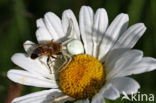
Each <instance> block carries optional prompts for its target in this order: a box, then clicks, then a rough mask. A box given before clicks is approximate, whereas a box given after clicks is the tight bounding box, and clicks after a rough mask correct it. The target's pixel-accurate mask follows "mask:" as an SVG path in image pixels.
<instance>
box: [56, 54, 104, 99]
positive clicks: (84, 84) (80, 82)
mask: <svg viewBox="0 0 156 103" xmlns="http://www.w3.org/2000/svg"><path fill="white" fill-rule="evenodd" d="M59 81H60V82H59V85H60V88H61V89H62V91H63V92H64V93H65V94H66V95H69V96H71V97H74V98H75V99H85V98H91V97H93V96H94V95H95V94H96V93H98V91H99V90H100V88H101V87H102V86H103V84H104V82H105V73H104V68H103V65H102V64H101V62H99V61H98V60H97V59H96V58H94V57H93V56H89V55H86V54H80V55H76V56H75V57H74V58H73V60H72V61H71V62H70V64H69V65H68V66H67V68H65V69H64V70H62V71H61V72H60V76H59Z"/></svg>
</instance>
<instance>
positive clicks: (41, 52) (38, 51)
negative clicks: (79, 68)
mask: <svg viewBox="0 0 156 103" xmlns="http://www.w3.org/2000/svg"><path fill="white" fill-rule="evenodd" d="M69 41H71V40H68V41H65V42H63V43H62V44H61V43H58V42H54V41H48V42H45V43H43V44H39V45H38V46H37V47H36V48H34V49H33V50H32V52H31V54H30V58H31V59H37V58H40V57H42V56H47V66H48V68H49V69H50V71H51V68H50V64H51V63H52V62H51V61H50V58H51V57H52V58H55V59H56V58H57V57H55V56H62V57H63V58H64V59H65V62H64V63H63V65H62V66H61V67H60V68H62V67H65V66H66V65H68V64H69V63H70V61H71V59H72V57H71V56H70V54H68V53H67V52H66V51H65V50H64V49H63V46H64V45H65V44H67V43H68V42H69ZM65 64H66V65H65ZM64 65H65V66H64Z"/></svg>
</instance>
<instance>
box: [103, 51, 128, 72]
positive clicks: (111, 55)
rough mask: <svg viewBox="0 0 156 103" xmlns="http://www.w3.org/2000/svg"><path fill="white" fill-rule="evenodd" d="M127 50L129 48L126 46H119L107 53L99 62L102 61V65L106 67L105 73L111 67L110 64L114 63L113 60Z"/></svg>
mask: <svg viewBox="0 0 156 103" xmlns="http://www.w3.org/2000/svg"><path fill="white" fill-rule="evenodd" d="M128 50H129V49H127V48H120V49H113V50H110V51H109V52H108V53H107V55H106V58H105V59H104V61H101V62H104V65H105V66H106V67H107V68H105V69H106V73H107V74H108V73H109V72H110V71H111V70H112V69H113V68H112V66H113V65H114V64H115V62H116V61H117V60H118V58H120V57H121V56H122V55H123V54H124V53H125V52H127V51H128Z"/></svg>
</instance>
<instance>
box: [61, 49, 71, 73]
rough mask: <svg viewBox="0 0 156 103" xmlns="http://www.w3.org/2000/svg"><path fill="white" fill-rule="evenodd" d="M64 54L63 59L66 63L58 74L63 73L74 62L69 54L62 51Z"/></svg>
mask: <svg viewBox="0 0 156 103" xmlns="http://www.w3.org/2000/svg"><path fill="white" fill-rule="evenodd" d="M62 54H63V58H64V59H65V62H64V63H63V64H62V65H61V66H60V67H59V70H58V72H61V71H62V70H64V69H65V68H66V67H67V66H68V65H69V63H70V62H71V60H72V57H71V56H70V55H69V54H68V53H67V52H65V51H62ZM61 68H62V69H61Z"/></svg>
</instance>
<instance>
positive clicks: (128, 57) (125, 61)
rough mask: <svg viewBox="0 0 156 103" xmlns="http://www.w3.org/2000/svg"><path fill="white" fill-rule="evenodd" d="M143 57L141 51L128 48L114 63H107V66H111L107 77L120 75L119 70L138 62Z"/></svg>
mask: <svg viewBox="0 0 156 103" xmlns="http://www.w3.org/2000/svg"><path fill="white" fill-rule="evenodd" d="M142 57H143V52H142V51H139V50H129V51H127V52H126V53H124V54H123V55H122V56H120V57H119V58H118V59H116V61H115V62H114V61H113V62H114V63H110V64H108V65H110V66H109V68H113V69H112V70H111V71H110V72H109V73H108V74H107V79H110V78H115V77H120V76H121V75H120V72H122V71H123V70H126V69H127V68H128V67H129V66H131V65H134V64H135V63H138V62H140V60H141V59H142ZM113 64H114V65H113Z"/></svg>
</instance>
